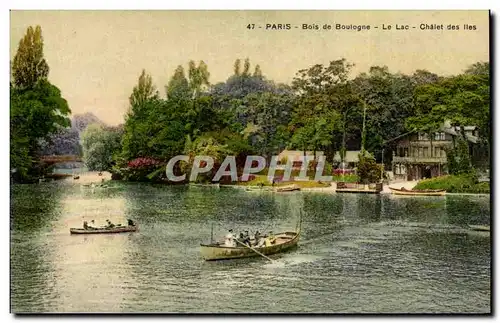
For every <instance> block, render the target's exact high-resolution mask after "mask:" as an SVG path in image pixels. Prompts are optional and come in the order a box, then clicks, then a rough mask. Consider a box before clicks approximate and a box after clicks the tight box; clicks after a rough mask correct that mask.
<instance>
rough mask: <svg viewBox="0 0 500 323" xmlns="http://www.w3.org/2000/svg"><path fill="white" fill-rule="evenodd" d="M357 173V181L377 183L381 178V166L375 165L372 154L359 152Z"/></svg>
mask: <svg viewBox="0 0 500 323" xmlns="http://www.w3.org/2000/svg"><path fill="white" fill-rule="evenodd" d="M357 174H358V177H359V181H360V182H361V183H363V184H369V183H377V182H379V181H380V179H381V178H382V168H381V167H380V166H379V165H377V162H376V161H375V158H373V156H371V155H368V154H364V153H361V154H359V163H358V170H357Z"/></svg>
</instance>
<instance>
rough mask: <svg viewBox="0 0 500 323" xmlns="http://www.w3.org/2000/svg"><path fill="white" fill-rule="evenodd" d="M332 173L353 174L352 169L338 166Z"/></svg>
mask: <svg viewBox="0 0 500 323" xmlns="http://www.w3.org/2000/svg"><path fill="white" fill-rule="evenodd" d="M333 174H334V175H342V174H343V175H349V174H354V169H342V168H338V169H335V170H334V171H333Z"/></svg>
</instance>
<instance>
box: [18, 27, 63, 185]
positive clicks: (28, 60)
mask: <svg viewBox="0 0 500 323" xmlns="http://www.w3.org/2000/svg"><path fill="white" fill-rule="evenodd" d="M11 72H12V80H13V81H14V82H13V83H11V84H10V144H11V145H10V146H11V169H12V170H14V171H15V172H16V174H17V175H16V179H17V180H21V181H22V180H28V179H29V177H33V176H38V175H41V173H42V172H43V171H44V170H43V169H42V168H40V167H39V166H40V165H39V163H38V155H39V152H40V144H41V142H43V141H44V140H46V139H48V137H49V136H50V134H52V133H55V132H56V131H58V130H60V129H61V128H65V127H68V126H69V125H70V120H69V118H68V117H67V116H68V115H69V114H70V113H71V111H70V109H69V106H68V103H67V102H66V100H65V99H64V98H62V97H61V91H60V90H59V89H58V88H57V87H56V86H54V85H52V84H51V83H50V82H49V81H48V79H47V77H48V72H49V67H48V65H47V63H46V61H45V59H44V58H43V39H42V30H41V28H40V27H39V26H37V27H36V28H35V29H33V28H32V27H29V28H28V30H27V33H26V35H25V36H24V37H23V39H22V40H21V42H20V43H19V47H18V51H17V53H16V55H15V57H14V62H13V64H12V71H11Z"/></svg>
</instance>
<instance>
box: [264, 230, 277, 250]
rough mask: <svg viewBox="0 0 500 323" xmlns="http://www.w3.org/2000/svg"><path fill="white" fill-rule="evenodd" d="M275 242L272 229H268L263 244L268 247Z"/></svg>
mask: <svg viewBox="0 0 500 323" xmlns="http://www.w3.org/2000/svg"><path fill="white" fill-rule="evenodd" d="M275 243H276V237H275V236H274V233H273V232H272V231H269V235H268V236H267V238H266V241H265V246H266V247H270V246H272V245H273V244H275Z"/></svg>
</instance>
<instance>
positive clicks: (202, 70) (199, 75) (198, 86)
mask: <svg viewBox="0 0 500 323" xmlns="http://www.w3.org/2000/svg"><path fill="white" fill-rule="evenodd" d="M209 78H210V73H209V72H208V66H207V64H205V62H203V61H200V63H199V64H198V66H196V63H195V62H194V61H190V62H189V86H190V87H191V91H192V93H193V98H195V97H197V96H198V95H199V94H200V92H201V91H202V90H203V89H204V88H206V87H208V86H209V85H210V82H209Z"/></svg>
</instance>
